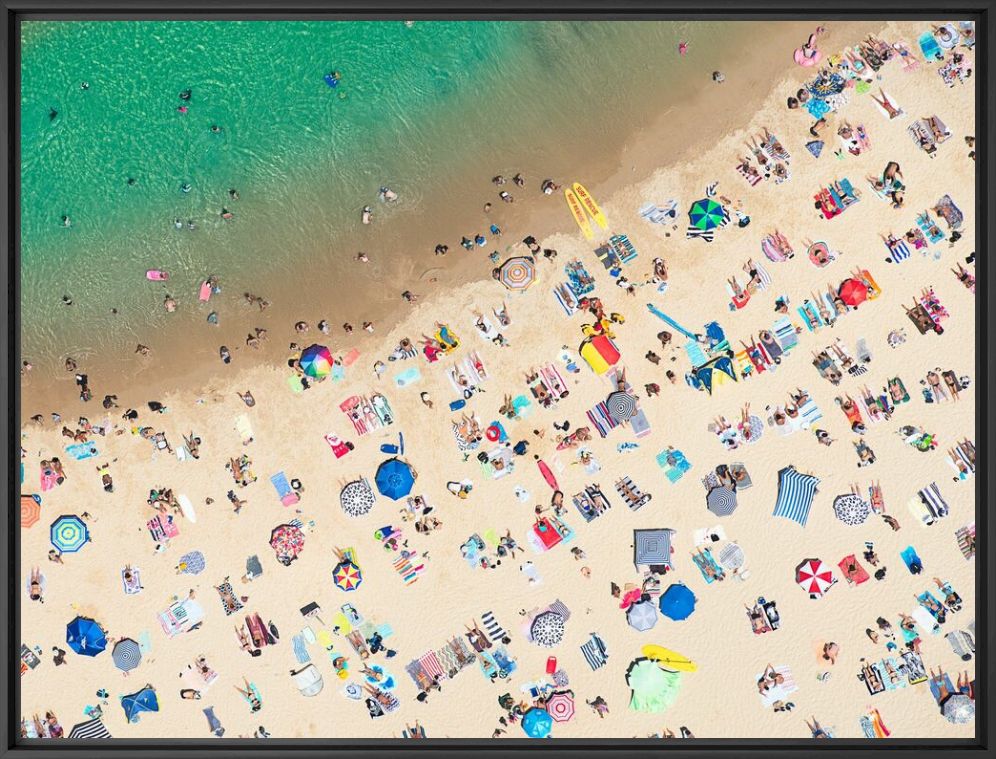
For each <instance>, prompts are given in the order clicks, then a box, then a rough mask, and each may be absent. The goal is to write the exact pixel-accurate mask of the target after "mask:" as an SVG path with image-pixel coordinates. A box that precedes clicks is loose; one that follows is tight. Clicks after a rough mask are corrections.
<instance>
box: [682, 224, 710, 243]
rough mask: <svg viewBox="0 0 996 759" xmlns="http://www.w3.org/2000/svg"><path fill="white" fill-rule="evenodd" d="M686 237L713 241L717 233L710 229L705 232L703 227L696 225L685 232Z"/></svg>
mask: <svg viewBox="0 0 996 759" xmlns="http://www.w3.org/2000/svg"><path fill="white" fill-rule="evenodd" d="M685 237H686V238H688V239H689V240H695V239H697V240H702V241H703V242H712V241H713V238H714V237H715V235H714V234H713V231H712V230H711V229H710V230H709V231H708V232H704V231H703V230H701V229H696V228H695V227H689V228H688V230H687V231H686V232H685Z"/></svg>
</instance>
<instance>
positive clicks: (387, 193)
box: [380, 187, 398, 203]
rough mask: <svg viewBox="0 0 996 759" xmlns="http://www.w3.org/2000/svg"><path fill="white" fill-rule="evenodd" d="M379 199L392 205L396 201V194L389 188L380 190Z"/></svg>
mask: <svg viewBox="0 0 996 759" xmlns="http://www.w3.org/2000/svg"><path fill="white" fill-rule="evenodd" d="M380 199H381V200H383V201H386V202H388V203H393V202H394V201H396V200H397V199H398V193H396V192H395V191H394V190H392V189H391V188H389V187H381V188H380Z"/></svg>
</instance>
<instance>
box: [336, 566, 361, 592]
mask: <svg viewBox="0 0 996 759" xmlns="http://www.w3.org/2000/svg"><path fill="white" fill-rule="evenodd" d="M362 582H363V573H362V572H360V568H359V567H358V566H356V564H354V563H353V562H351V561H348V560H347V561H340V562H339V563H338V564H336V565H335V568H334V569H333V570H332V584H333V585H335V586H336V587H337V588H339V590H344V591H346V592H347V593H348V592H349V591H351V590H356V589H357V588H358V587H360V584H361V583H362Z"/></svg>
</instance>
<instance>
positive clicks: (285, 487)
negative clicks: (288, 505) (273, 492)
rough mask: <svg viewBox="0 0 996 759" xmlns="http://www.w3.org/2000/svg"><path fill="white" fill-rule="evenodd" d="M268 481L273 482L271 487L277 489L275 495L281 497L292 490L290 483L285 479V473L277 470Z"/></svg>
mask: <svg viewBox="0 0 996 759" xmlns="http://www.w3.org/2000/svg"><path fill="white" fill-rule="evenodd" d="M270 482H271V483H273V487H275V488H276V489H277V495H278V496H279V497H280V498H283V497H284V496H285V495H290V494H291V493H292V492H293V491H292V489H291V486H290V483H289V482H288V481H287V475H286V474H284V473H283V472H277V473H276V474H275V475H273V476H272V477H271V478H270Z"/></svg>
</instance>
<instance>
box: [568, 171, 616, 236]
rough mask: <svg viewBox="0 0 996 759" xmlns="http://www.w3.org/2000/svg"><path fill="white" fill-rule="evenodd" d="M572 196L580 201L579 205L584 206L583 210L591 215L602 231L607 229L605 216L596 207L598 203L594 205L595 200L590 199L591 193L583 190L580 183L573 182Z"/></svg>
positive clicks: (607, 224)
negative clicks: (575, 196)
mask: <svg viewBox="0 0 996 759" xmlns="http://www.w3.org/2000/svg"><path fill="white" fill-rule="evenodd" d="M574 194H575V195H577V197H578V200H580V201H581V205H582V206H584V209H585V210H586V211H587V212H588V213H590V214H591V218H593V219H594V220H595V223H596V224H598V226H600V227H601V228H602V229H607V228H608V226H609V222H608V221H606V219H605V214H604V213H602V209H601V208H599V207H598V203H596V202H595V199H594V198H593V197H591V193H590V192H588V190H587V189H585V186H584V185H583V184H581V183H580V182H575V183H574Z"/></svg>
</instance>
